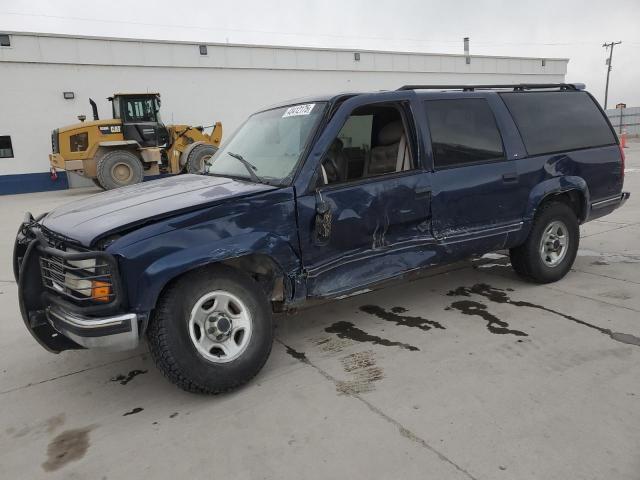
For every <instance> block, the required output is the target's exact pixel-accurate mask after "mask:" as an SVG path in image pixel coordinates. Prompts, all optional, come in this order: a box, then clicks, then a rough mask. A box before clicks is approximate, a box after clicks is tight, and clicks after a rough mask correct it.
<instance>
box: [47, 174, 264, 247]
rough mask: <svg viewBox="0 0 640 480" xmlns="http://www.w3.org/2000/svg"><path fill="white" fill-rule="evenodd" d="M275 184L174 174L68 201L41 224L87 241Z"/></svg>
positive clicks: (72, 237) (83, 241)
mask: <svg viewBox="0 0 640 480" xmlns="http://www.w3.org/2000/svg"><path fill="white" fill-rule="evenodd" d="M274 188H276V187H273V186H270V185H261V184H257V183H250V182H244V181H241V180H233V179H230V178H221V177H212V176H206V175H175V176H171V177H168V178H164V179H161V180H154V181H150V182H145V183H140V184H137V185H131V186H129V187H123V188H117V189H115V190H109V191H107V192H102V193H99V194H97V195H93V196H91V197H89V198H85V199H84V200H77V201H75V202H72V203H68V204H66V205H63V206H61V207H58V208H56V209H55V210H53V211H51V212H49V214H48V215H47V216H46V217H44V218H43V219H42V221H41V223H42V225H43V226H44V227H45V228H47V229H49V230H51V231H53V232H56V233H59V234H61V235H64V236H65V237H67V238H71V239H74V240H77V241H79V242H80V243H82V244H83V245H86V246H89V245H90V244H91V243H92V242H94V241H95V240H96V239H97V238H99V237H102V236H105V235H108V234H110V233H115V232H117V231H119V230H122V229H124V228H127V227H131V226H134V225H136V224H140V223H143V222H145V221H146V220H148V219H153V218H164V217H167V216H170V215H174V214H177V213H181V212H184V211H188V210H193V209H195V208H199V207H203V206H207V205H210V204H214V203H218V202H220V201H223V200H227V199H230V198H235V197H241V196H246V195H250V194H254V193H257V192H263V191H266V190H272V189H274Z"/></svg>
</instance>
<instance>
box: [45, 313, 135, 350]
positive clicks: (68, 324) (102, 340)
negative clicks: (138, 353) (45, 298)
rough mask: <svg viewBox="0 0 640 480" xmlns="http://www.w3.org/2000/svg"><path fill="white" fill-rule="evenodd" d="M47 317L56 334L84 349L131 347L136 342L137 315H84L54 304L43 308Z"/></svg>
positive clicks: (120, 348) (123, 348) (121, 348)
mask: <svg viewBox="0 0 640 480" xmlns="http://www.w3.org/2000/svg"><path fill="white" fill-rule="evenodd" d="M46 316H47V320H48V321H49V323H50V324H51V326H52V327H53V328H54V329H55V330H56V331H57V332H59V333H61V334H62V335H64V336H65V337H67V338H68V339H70V340H73V341H74V342H75V343H77V344H78V345H80V346H82V347H84V348H106V349H109V350H131V349H133V348H135V347H136V346H137V345H138V342H139V336H138V316H137V315H136V314H135V313H125V314H121V315H115V316H112V317H85V316H83V315H80V314H78V313H73V312H69V311H66V310H64V309H62V308H60V307H58V306H50V307H48V308H47V309H46Z"/></svg>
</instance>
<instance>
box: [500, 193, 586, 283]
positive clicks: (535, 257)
mask: <svg viewBox="0 0 640 480" xmlns="http://www.w3.org/2000/svg"><path fill="white" fill-rule="evenodd" d="M579 244H580V227H579V225H578V218H577V217H576V214H575V212H574V211H573V209H572V208H571V207H569V206H568V205H567V204H566V203H563V202H553V201H552V202H548V203H545V204H544V205H543V206H542V207H541V208H540V209H539V211H538V212H537V213H536V216H535V217H534V220H533V225H532V227H531V231H530V232H529V236H528V237H527V240H526V241H525V242H524V243H523V244H522V245H520V246H518V247H515V248H512V249H511V250H510V251H509V253H510V256H511V265H512V266H513V269H514V270H515V271H516V273H518V275H520V276H522V277H523V278H525V279H527V280H530V281H532V282H535V283H551V282H556V281H558V280H560V279H561V278H563V277H564V276H565V275H566V274H567V273H568V272H569V270H571V266H572V265H573V262H574V260H575V259H576V255H577V253H578V246H579Z"/></svg>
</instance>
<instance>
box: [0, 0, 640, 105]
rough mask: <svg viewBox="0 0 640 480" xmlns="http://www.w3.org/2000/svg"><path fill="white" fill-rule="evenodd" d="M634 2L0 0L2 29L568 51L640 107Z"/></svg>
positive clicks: (584, 77) (421, 48) (487, 51)
mask: <svg viewBox="0 0 640 480" xmlns="http://www.w3.org/2000/svg"><path fill="white" fill-rule="evenodd" d="M639 21H640V0H617V1H616V2H604V1H601V0H600V1H597V2H596V1H594V0H582V1H574V0H563V1H559V0H553V1H551V0H537V1H536V2H531V1H526V2H525V1H522V0H484V1H483V0H475V1H474V0H455V1H429V0H393V1H390V0H368V1H367V0H275V1H269V0H260V1H258V0H215V1H209V2H197V3H193V2H189V3H185V4H182V3H181V2H176V1H175V0H172V1H167V0H135V1H134V0H128V1H123V0H110V1H108V2H95V1H91V0H81V1H78V0H55V1H53V0H0V31H3V30H4V31H25V32H44V33H62V34H71V35H93V36H105V37H127V38H145V39H159V40H183V41H193V42H211V43H214V42H222V43H225V42H228V43H236V44H238V43H239V44H267V45H290V46H309V47H330V48H348V49H363V50H364V49H371V50H392V51H393V50H396V51H411V52H429V53H462V52H463V41H462V39H463V37H470V39H471V40H470V45H471V54H472V55H473V54H477V55H513V56H530V57H536V58H544V57H546V58H551V57H554V58H569V59H570V62H569V66H568V73H567V76H566V80H567V82H582V83H585V84H586V85H587V89H588V90H589V91H590V92H591V93H593V94H594V95H595V96H596V98H597V99H598V100H599V101H600V102H601V103H603V101H604V88H605V80H606V65H605V58H606V49H605V48H603V46H602V44H603V43H605V42H611V41H622V44H620V45H616V47H615V49H614V55H613V62H612V66H613V69H612V72H611V80H610V87H609V108H612V107H613V106H615V104H616V103H619V102H624V103H626V104H627V105H628V106H629V107H631V106H640V88H639V87H638V80H640V23H639Z"/></svg>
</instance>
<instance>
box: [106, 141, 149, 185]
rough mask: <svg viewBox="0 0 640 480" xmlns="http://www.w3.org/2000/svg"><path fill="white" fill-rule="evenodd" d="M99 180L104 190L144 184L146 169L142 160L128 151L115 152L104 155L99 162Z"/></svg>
mask: <svg viewBox="0 0 640 480" xmlns="http://www.w3.org/2000/svg"><path fill="white" fill-rule="evenodd" d="M96 176H97V180H98V182H99V184H100V186H101V187H102V188H104V189H105V190H111V189H113V188H118V187H124V186H126V185H133V184H134V183H140V182H142V180H143V178H144V169H143V167H142V163H141V162H140V159H139V158H138V157H137V156H136V155H135V154H134V153H132V152H129V151H127V150H114V151H112V152H108V153H106V154H104V155H103V156H102V157H101V158H100V159H99V160H98V162H97V166H96Z"/></svg>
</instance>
